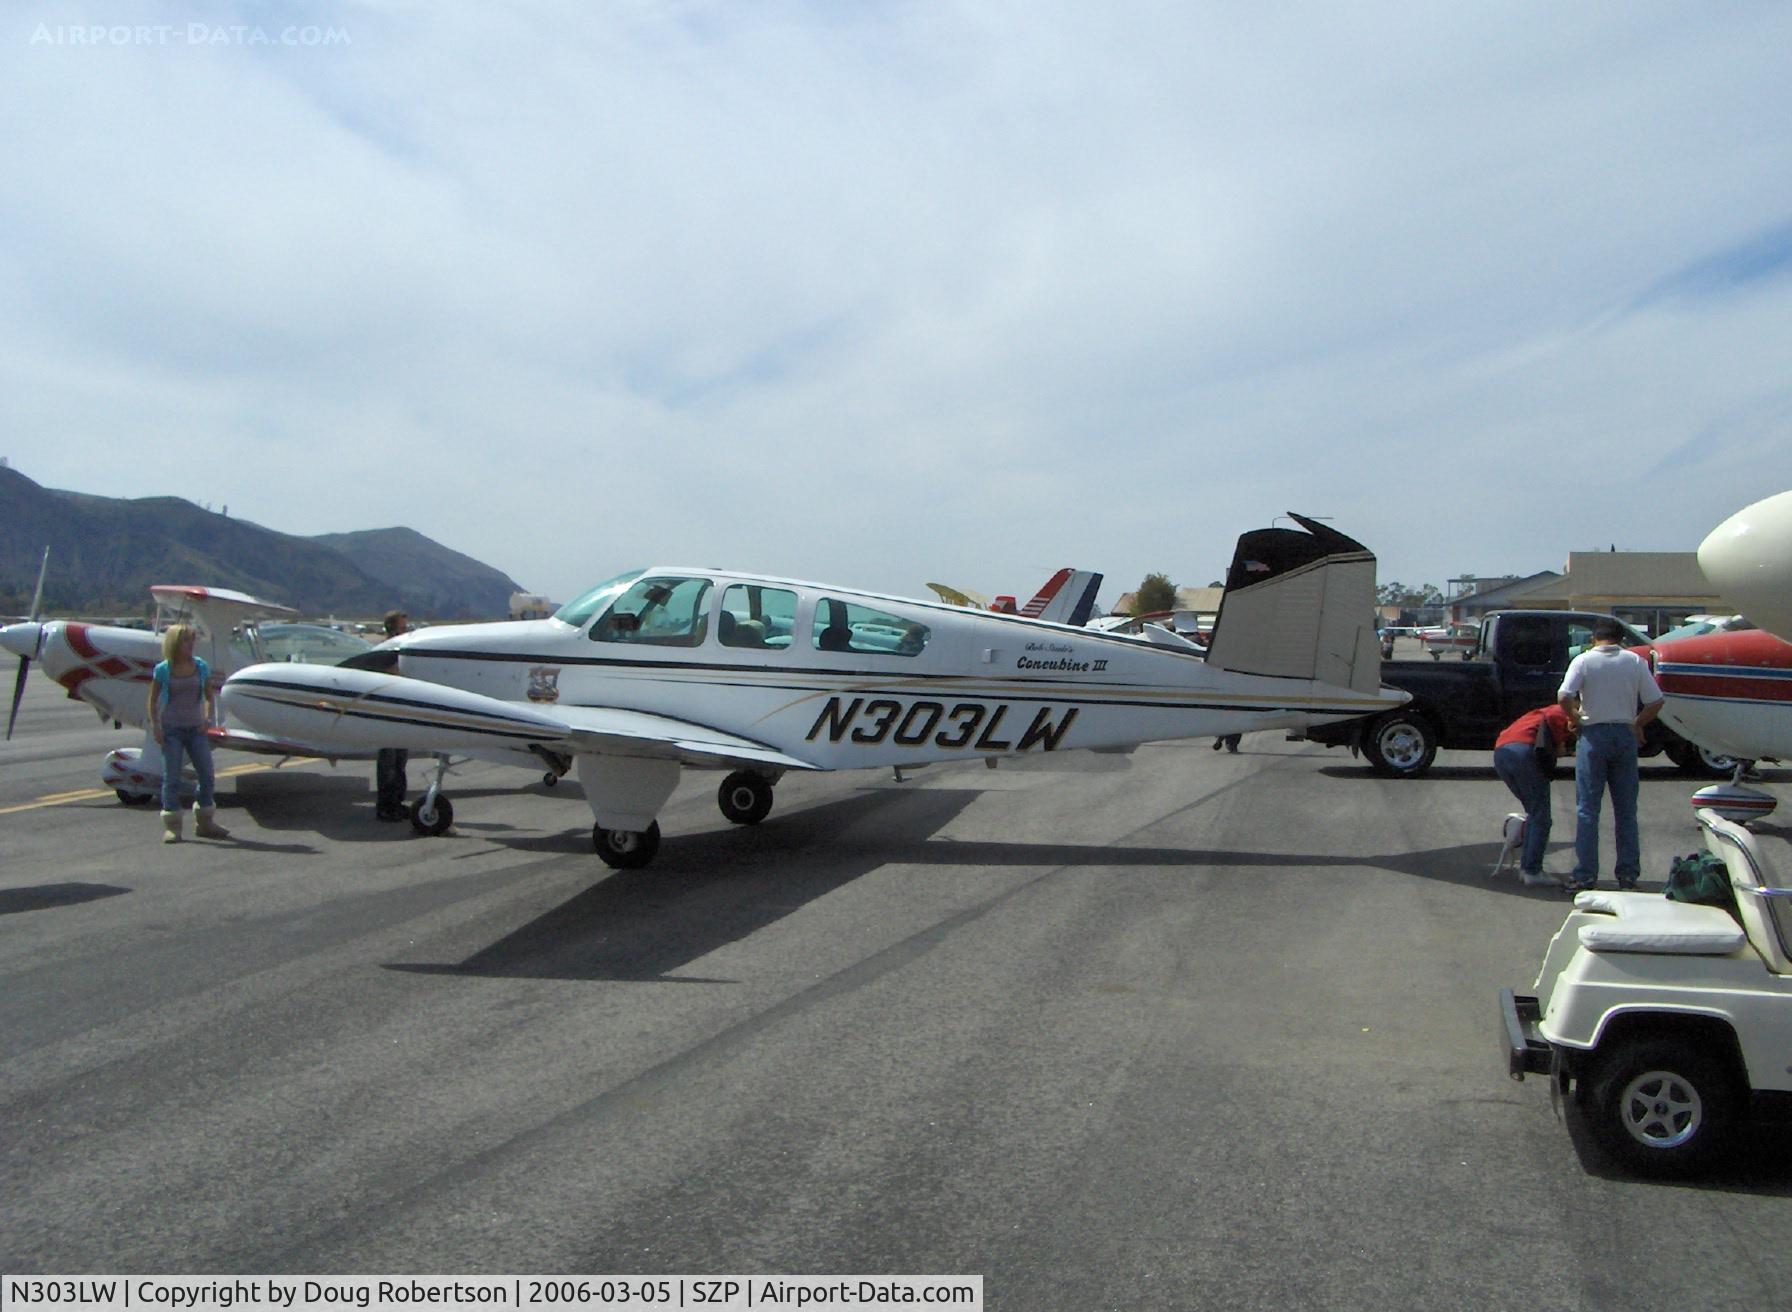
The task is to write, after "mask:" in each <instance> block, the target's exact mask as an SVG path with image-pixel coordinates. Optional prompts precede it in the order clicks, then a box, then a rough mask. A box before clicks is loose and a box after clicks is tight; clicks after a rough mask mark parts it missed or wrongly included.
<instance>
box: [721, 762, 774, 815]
mask: <svg viewBox="0 0 1792 1312" xmlns="http://www.w3.org/2000/svg"><path fill="white" fill-rule="evenodd" d="M716 805H717V806H719V807H721V808H722V814H723V815H724V816H726V817H727V818H728V819H729V820H732V821H733V822H734V823H735V824H737V825H756V824H758V823H759V822H760V821H761V820H763V819H765V817H766V816H768V815H770V814H771V810H772V786H771V785H770V784H769V783H767V782H766V781H765V778H764V776H762V775H756V774H754V773H753V772H752V771H751V770H736V771H735V772H734V773H733V774H731V775H729V776H728V777H727V778H726V779H724V780H722V786H721V788H719V789H717V790H716Z"/></svg>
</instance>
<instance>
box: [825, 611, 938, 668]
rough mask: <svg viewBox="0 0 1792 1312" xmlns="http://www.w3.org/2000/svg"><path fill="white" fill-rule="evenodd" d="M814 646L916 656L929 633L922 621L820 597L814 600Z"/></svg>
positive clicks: (922, 647) (827, 649)
mask: <svg viewBox="0 0 1792 1312" xmlns="http://www.w3.org/2000/svg"><path fill="white" fill-rule="evenodd" d="M812 627H813V631H814V638H813V641H814V643H815V650H817V651H850V652H862V653H864V654H866V655H876V656H919V655H920V654H921V653H922V652H923V651H925V650H926V648H927V640H928V638H930V637H931V636H932V634H931V631H930V630H929V629H928V627H927V626H926V625H925V624H917V623H916V622H915V621H913V620H905V619H903V618H901V617H900V616H896V615H886V614H885V613H884V612H882V611H879V610H872V609H871V608H870V607H869V606H860V605H858V604H856V603H854V602H850V601H841V600H839V599H838V598H835V597H823V598H822V599H821V600H820V601H818V602H816V603H815V620H814V623H813V626H812Z"/></svg>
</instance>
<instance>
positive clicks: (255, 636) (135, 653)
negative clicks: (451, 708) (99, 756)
mask: <svg viewBox="0 0 1792 1312" xmlns="http://www.w3.org/2000/svg"><path fill="white" fill-rule="evenodd" d="M149 591H150V595H151V596H153V597H154V598H155V601H156V620H155V625H154V630H153V631H151V630H148V629H127V628H121V627H117V626H114V625H107V624H83V623H81V622H79V621H75V620H51V621H48V622H39V621H36V620H32V621H28V622H26V623H24V624H11V625H8V626H7V627H6V628H4V629H0V647H4V648H5V649H6V650H7V651H9V652H11V653H12V654H13V655H15V656H17V657H18V658H19V673H18V678H17V682H16V683H15V686H14V691H13V704H12V714H11V715H10V716H9V717H8V720H7V726H6V736H7V737H8V738H10V737H12V730H13V723H14V721H15V720H16V719H17V715H18V706H19V698H20V696H22V695H23V693H24V688H25V679H26V676H27V674H28V673H29V671H30V668H31V666H32V664H34V663H35V664H40V665H42V666H43V670H44V673H45V674H47V675H49V676H50V678H52V679H54V680H55V681H56V682H57V683H59V684H61V685H62V687H63V688H65V689H66V690H67V691H68V695H69V696H70V697H71V698H74V699H76V700H78V701H84V702H86V703H87V704H88V705H89V706H92V707H93V708H94V710H96V711H97V712H99V716H100V718H101V719H102V720H110V721H112V722H113V723H114V724H116V725H125V724H128V725H131V726H132V727H134V728H138V729H142V730H144V739H143V744H142V746H141V747H119V748H114V749H113V750H112V751H111V752H109V753H108V754H107V756H106V762H105V765H104V766H103V767H102V769H101V771H100V778H101V779H102V780H103V781H104V783H105V785H106V787H108V788H111V789H113V790H114V791H115V792H116V793H117V794H118V798H119V800H120V801H121V802H125V803H142V802H148V801H151V800H153V799H154V797H155V796H156V795H157V794H158V793H159V792H160V791H161V787H162V753H161V749H160V748H159V747H158V746H157V745H156V743H155V742H154V740H153V739H152V738H151V737H150V736H149V732H148V718H149V717H148V708H149V675H150V671H151V670H153V669H154V668H155V666H156V662H158V661H160V660H161V659H162V639H161V632H162V631H163V630H164V629H166V628H167V627H168V626H169V625H170V624H174V623H187V624H191V625H193V627H194V628H195V629H196V630H197V631H198V641H197V643H196V644H195V646H194V651H195V653H196V654H197V655H198V656H200V657H201V658H202V659H204V661H205V662H206V664H207V665H209V666H210V667H211V671H212V677H213V679H214V681H215V682H216V683H217V684H218V685H220V686H221V685H222V683H223V681H224V678H225V676H227V675H228V674H230V673H231V671H233V670H238V669H241V668H242V667H244V666H246V665H253V664H257V663H260V662H263V661H266V660H268V659H270V657H284V656H286V655H287V654H288V653H298V652H307V653H320V654H321V653H328V654H329V656H330V657H331V658H340V657H341V656H346V655H348V654H351V653H353V652H361V651H367V650H370V648H371V644H370V643H367V642H365V641H363V640H362V639H360V638H356V637H354V636H352V635H350V634H346V633H341V632H338V631H337V630H334V629H326V628H324V627H323V626H321V625H311V624H299V623H292V622H285V623H273V624H266V625H265V628H266V630H267V631H266V633H265V634H264V632H263V628H264V621H267V620H270V619H273V618H276V617H281V616H290V615H296V614H297V612H296V611H294V610H292V609H291V608H290V607H287V606H280V605H276V604H275V603H273V602H269V601H262V600H260V599H259V598H256V597H251V596H248V595H246V594H244V593H241V592H232V591H230V590H229V589H227V588H199V587H186V586H179V585H174V584H158V585H157V586H155V587H152V588H151V589H150V590H149ZM32 610H33V612H34V613H35V612H36V610H37V607H36V605H35V604H34V605H33V607H32ZM270 647H272V650H270ZM209 736H210V738H211V740H212V745H213V746H214V747H216V748H222V749H227V750H233V751H245V752H257V753H261V754H264V755H275V756H320V757H328V758H330V759H332V760H335V759H342V758H365V757H371V756H372V755H373V753H372V752H371V751H359V750H348V751H341V750H331V751H320V750H316V749H314V748H313V746H312V745H311V744H308V743H305V742H302V741H298V740H294V739H289V738H283V737H278V736H269V735H266V734H258V733H254V732H251V731H249V730H246V729H243V728H240V727H220V728H215V729H213V730H212V731H211V733H210V735H209Z"/></svg>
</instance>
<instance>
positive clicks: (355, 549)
mask: <svg viewBox="0 0 1792 1312" xmlns="http://www.w3.org/2000/svg"><path fill="white" fill-rule="evenodd" d="M309 541H312V542H317V543H321V544H323V545H324V546H327V547H331V548H334V549H335V550H336V551H337V552H339V553H340V554H341V555H343V556H344V557H346V558H347V559H348V560H349V561H350V562H352V563H353V564H354V565H355V566H356V567H357V568H358V569H360V570H361V571H362V572H363V573H365V574H366V575H368V576H369V577H370V578H373V579H377V580H378V581H379V582H381V583H384V584H387V585H388V586H389V587H391V588H392V589H393V590H395V591H396V592H398V593H400V594H401V595H402V596H403V597H404V598H405V601H404V603H403V604H404V605H405V606H406V608H407V609H409V610H410V611H412V612H413V613H414V614H416V615H420V616H422V615H432V616H437V617H440V618H448V617H451V616H456V615H464V616H473V617H478V618H490V619H500V618H504V617H507V616H508V615H509V614H510V594H511V593H513V592H521V591H522V590H523V589H522V588H521V587H520V586H519V585H517V584H516V583H513V582H512V581H511V580H510V579H509V578H508V577H506V576H505V575H503V574H500V573H498V571H497V570H495V569H493V568H492V567H491V566H490V565H486V564H482V563H481V562H479V561H477V560H474V559H473V558H472V557H471V556H463V555H461V554H460V552H458V551H450V550H449V549H448V548H447V547H444V546H443V545H442V544H441V543H439V542H435V541H432V540H431V539H429V538H426V537H424V536H423V535H422V534H421V533H419V532H417V530H416V529H412V528H374V529H363V530H361V531H360V532H358V533H322V534H319V535H318V536H317V537H314V538H311V539H309Z"/></svg>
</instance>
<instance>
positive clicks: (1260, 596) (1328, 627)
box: [1207, 514, 1381, 693]
mask: <svg viewBox="0 0 1792 1312" xmlns="http://www.w3.org/2000/svg"><path fill="white" fill-rule="evenodd" d="M1290 518H1292V519H1293V520H1294V522H1295V523H1297V524H1299V525H1300V526H1301V528H1302V529H1304V530H1305V532H1300V531H1297V530H1295V529H1291V528H1263V529H1255V530H1253V531H1252V532H1249V533H1246V534H1244V535H1243V536H1242V537H1240V538H1239V539H1238V547H1237V550H1236V551H1235V552H1234V553H1233V556H1232V568H1231V569H1230V570H1229V571H1228V572H1227V574H1226V593H1225V596H1224V597H1222V598H1221V600H1220V614H1219V619H1218V620H1217V621H1215V623H1214V630H1213V641H1212V643H1211V644H1209V646H1208V648H1207V663H1208V664H1209V665H1212V666H1216V667H1218V668H1219V669H1222V670H1232V671H1235V672H1236V673H1239V674H1266V675H1274V676H1280V677H1286V678H1291V679H1317V680H1319V681H1321V682H1323V683H1329V684H1332V685H1334V686H1336V687H1341V688H1349V689H1351V691H1353V692H1363V693H1373V692H1375V691H1377V690H1378V689H1379V688H1380V687H1381V648H1380V646H1379V645H1378V643H1377V641H1376V637H1375V556H1374V553H1373V552H1371V551H1369V549H1368V548H1366V547H1365V546H1363V544H1362V543H1360V542H1358V541H1356V540H1355V539H1354V538H1348V537H1345V536H1344V534H1342V533H1340V532H1338V531H1337V530H1336V529H1332V528H1327V527H1326V526H1325V525H1324V524H1320V523H1317V522H1315V521H1313V520H1311V519H1308V518H1306V517H1305V516H1302V515H1293V514H1291V515H1290Z"/></svg>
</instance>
